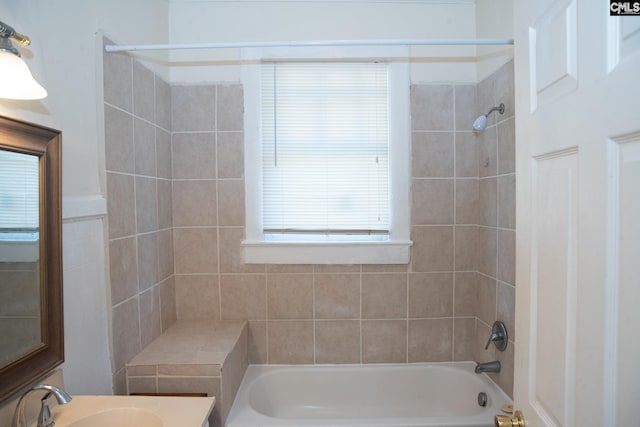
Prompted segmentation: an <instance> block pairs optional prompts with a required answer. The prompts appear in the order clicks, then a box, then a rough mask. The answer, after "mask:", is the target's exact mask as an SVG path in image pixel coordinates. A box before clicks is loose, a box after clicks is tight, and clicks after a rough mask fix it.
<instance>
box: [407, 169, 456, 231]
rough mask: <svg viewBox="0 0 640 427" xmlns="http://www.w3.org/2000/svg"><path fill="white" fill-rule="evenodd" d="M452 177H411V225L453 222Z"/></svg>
mask: <svg viewBox="0 0 640 427" xmlns="http://www.w3.org/2000/svg"><path fill="white" fill-rule="evenodd" d="M453 183H454V180H452V179H413V180H412V189H411V195H412V203H411V222H412V224H413V225H435V224H453V212H454V202H453V201H454V196H453V193H454V192H453Z"/></svg>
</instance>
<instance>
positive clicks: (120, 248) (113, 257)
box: [109, 237, 138, 304]
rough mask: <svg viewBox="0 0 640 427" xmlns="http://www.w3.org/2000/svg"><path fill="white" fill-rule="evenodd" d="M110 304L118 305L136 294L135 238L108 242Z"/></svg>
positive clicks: (136, 251)
mask: <svg viewBox="0 0 640 427" xmlns="http://www.w3.org/2000/svg"><path fill="white" fill-rule="evenodd" d="M109 275H110V278H111V304H119V303H121V302H122V301H124V300H126V299H127V298H130V297H132V296H133V295H135V294H136V293H138V250H137V244H136V239H135V238H133V237H132V238H126V239H119V240H112V241H110V242H109Z"/></svg>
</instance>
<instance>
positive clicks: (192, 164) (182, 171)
mask: <svg viewBox="0 0 640 427" xmlns="http://www.w3.org/2000/svg"><path fill="white" fill-rule="evenodd" d="M171 150H172V151H171V159H172V162H173V166H172V168H173V169H172V174H173V178H174V179H215V177H216V144H215V134H214V133H174V134H172V135H171Z"/></svg>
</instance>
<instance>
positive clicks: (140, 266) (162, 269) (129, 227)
mask: <svg viewBox="0 0 640 427" xmlns="http://www.w3.org/2000/svg"><path fill="white" fill-rule="evenodd" d="M103 59H104V100H105V104H104V116H105V154H106V158H105V162H106V170H107V209H108V221H109V256H108V259H109V272H110V289H111V304H112V340H113V368H114V375H115V379H114V380H115V384H116V387H115V388H116V391H122V389H123V385H124V370H123V368H124V365H125V363H126V362H127V361H128V360H129V359H131V357H133V356H135V355H136V354H137V353H138V352H140V350H141V349H142V348H143V347H144V346H145V345H147V344H148V343H150V342H151V341H152V340H153V339H154V338H156V337H157V336H158V335H159V334H160V333H161V331H162V330H163V329H165V328H167V327H168V326H170V325H171V324H173V323H174V322H175V320H176V312H175V290H174V277H173V273H174V271H173V236H172V230H171V227H172V212H171V206H172V189H171V134H170V131H171V91H170V87H169V85H168V84H167V83H166V82H164V81H163V80H162V79H160V78H159V77H158V76H157V75H155V74H154V73H153V72H151V71H149V70H148V69H147V68H145V67H144V66H142V65H141V64H140V63H139V62H138V61H136V60H133V59H132V58H131V57H130V56H128V55H126V54H105V55H104V57H103Z"/></svg>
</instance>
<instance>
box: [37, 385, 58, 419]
mask: <svg viewBox="0 0 640 427" xmlns="http://www.w3.org/2000/svg"><path fill="white" fill-rule="evenodd" d="M50 397H51V392H48V393H47V394H45V395H44V397H43V398H42V399H40V404H41V406H40V413H39V414H38V427H53V425H54V424H55V423H54V422H53V419H52V418H51V408H49V403H47V399H49V398H50Z"/></svg>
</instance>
